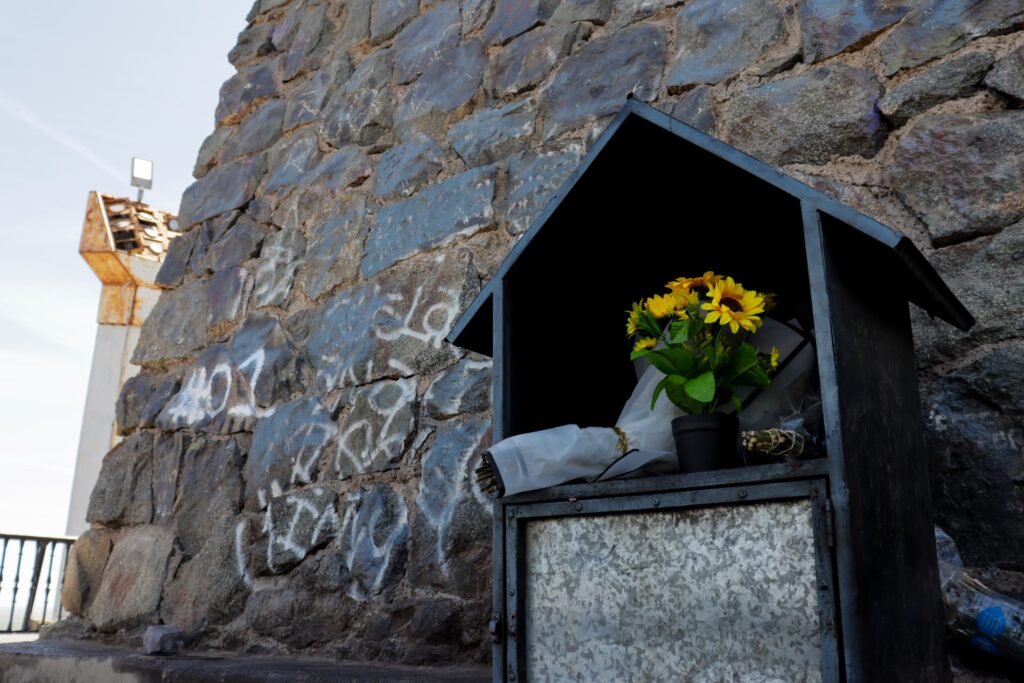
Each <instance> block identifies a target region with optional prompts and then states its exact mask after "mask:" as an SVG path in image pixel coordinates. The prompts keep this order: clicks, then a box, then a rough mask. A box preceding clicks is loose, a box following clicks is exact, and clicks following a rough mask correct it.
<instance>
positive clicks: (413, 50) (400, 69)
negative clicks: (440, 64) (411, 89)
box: [395, 0, 462, 84]
mask: <svg viewBox="0 0 1024 683" xmlns="http://www.w3.org/2000/svg"><path fill="white" fill-rule="evenodd" d="M461 29H462V17H461V16H460V15H459V4H458V3H457V2H455V0H445V2H441V3H439V4H437V5H435V6H434V7H433V8H432V9H431V10H430V11H429V12H427V13H426V14H423V15H422V16H419V17H417V18H416V19H414V20H413V21H412V22H410V23H409V25H408V26H406V27H405V28H404V29H402V32H401V33H399V34H398V37H397V38H395V82H396V83H399V84H402V83H408V82H409V81H411V80H413V79H414V78H416V77H417V76H419V75H420V74H421V73H423V72H424V71H425V70H426V69H427V67H429V66H430V65H431V64H433V63H434V61H435V60H436V59H437V58H438V56H439V55H441V54H442V53H444V52H446V51H447V50H449V49H451V48H453V47H455V45H456V44H457V43H458V41H459V33H460V32H461Z"/></svg>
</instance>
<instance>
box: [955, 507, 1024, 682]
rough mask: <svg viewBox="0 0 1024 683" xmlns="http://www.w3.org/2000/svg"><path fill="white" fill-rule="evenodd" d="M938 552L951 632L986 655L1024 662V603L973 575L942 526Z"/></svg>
mask: <svg viewBox="0 0 1024 683" xmlns="http://www.w3.org/2000/svg"><path fill="white" fill-rule="evenodd" d="M935 550H936V553H937V554H938V558H939V576H940V578H941V581H942V593H943V599H944V601H945V603H946V619H947V624H948V626H949V629H950V630H951V631H952V632H953V633H954V634H955V635H956V636H958V637H960V638H963V639H965V640H966V641H968V642H969V643H970V644H971V645H972V646H973V647H975V648H977V649H979V650H982V651H983V652H987V653H989V654H992V655H996V656H999V657H1002V658H1004V659H1008V660H1012V661H1016V662H1022V663H1024V603H1021V602H1019V601H1017V600H1014V599H1013V598H1010V597H1008V596H1006V595H1003V594H1001V593H997V592H996V591H994V590H992V589H990V588H989V587H988V586H986V585H985V584H983V583H982V582H981V581H978V580H977V579H975V578H974V577H972V576H970V575H969V574H968V573H967V571H966V570H965V569H964V567H963V562H962V561H961V560H960V553H959V552H957V549H956V544H955V543H954V542H953V539H952V538H950V537H949V536H948V535H947V534H946V533H945V532H944V531H943V530H942V529H939V528H938V527H936V528H935Z"/></svg>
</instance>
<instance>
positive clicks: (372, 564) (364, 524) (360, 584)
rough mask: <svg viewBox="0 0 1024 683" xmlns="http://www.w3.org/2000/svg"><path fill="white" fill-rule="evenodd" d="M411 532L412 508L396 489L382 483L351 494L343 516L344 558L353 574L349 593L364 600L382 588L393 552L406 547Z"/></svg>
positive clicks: (357, 598)
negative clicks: (410, 518)
mask: <svg viewBox="0 0 1024 683" xmlns="http://www.w3.org/2000/svg"><path fill="white" fill-rule="evenodd" d="M382 531H383V532H386V533H383V534H382V533H380V532H382ZM382 536H383V538H382V540H381V541H380V542H379V543H378V542H377V540H375V539H377V538H380V537H382ZM408 536H409V511H408V508H407V507H406V505H405V500H404V499H403V498H402V497H401V496H400V495H398V494H396V493H395V492H394V491H391V490H385V489H384V488H383V487H381V488H378V489H376V490H373V491H371V492H370V493H365V492H363V491H358V492H356V493H354V494H352V495H351V496H350V497H349V503H348V506H347V508H346V509H345V517H344V519H343V520H342V543H343V546H344V554H343V558H344V560H345V566H347V567H348V569H349V572H350V573H351V574H352V576H353V581H352V584H351V586H349V589H348V595H349V597H351V598H353V599H355V600H360V601H362V600H366V599H367V598H368V597H370V596H371V595H373V594H374V593H376V592H378V591H379V590H380V589H381V587H382V585H383V583H384V580H385V578H387V576H388V570H389V569H391V565H392V555H395V554H396V553H399V554H400V553H403V552H404V551H405V542H406V539H407V538H408Z"/></svg>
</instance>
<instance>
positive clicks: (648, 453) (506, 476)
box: [477, 367, 682, 496]
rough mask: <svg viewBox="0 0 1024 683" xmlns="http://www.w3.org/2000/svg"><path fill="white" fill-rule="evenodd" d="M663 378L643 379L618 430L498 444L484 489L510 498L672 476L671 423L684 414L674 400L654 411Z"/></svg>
mask: <svg viewBox="0 0 1024 683" xmlns="http://www.w3.org/2000/svg"><path fill="white" fill-rule="evenodd" d="M661 377H662V375H661V373H660V372H658V371H657V370H656V369H655V368H653V367H649V368H648V369H647V370H646V371H645V372H644V373H643V375H641V377H640V381H639V382H638V383H637V386H636V388H635V389H634V390H633V394H632V396H630V398H629V400H628V401H626V405H625V406H624V407H623V409H622V413H621V414H620V415H619V419H618V420H617V421H616V423H615V425H616V426H615V427H612V428H609V427H586V428H580V427H578V426H577V425H563V426H561V427H555V428H553V429H545V430H542V431H539V432H530V433H528V434H519V435H517V436H512V437H509V438H507V439H505V440H503V441H501V442H499V443H497V444H495V445H494V446H492V447H491V448H490V450H488V451H487V453H486V454H485V456H484V462H483V464H482V465H481V469H480V470H478V472H477V478H478V480H479V481H480V482H481V484H482V485H483V487H484V488H485V490H486V489H491V490H494V491H496V492H497V493H498V495H503V496H510V495H512V494H515V493H521V492H523V491H533V490H535V489H541V488H546V487H548V486H556V485H558V484H564V483H566V482H569V481H574V480H578V479H582V480H584V481H598V480H603V479H611V478H614V477H621V476H624V475H626V474H629V473H632V472H637V471H640V470H646V471H649V472H652V473H653V472H663V471H671V470H672V469H674V467H675V451H674V450H673V442H672V428H671V423H672V418H674V417H677V416H679V415H681V414H682V411H680V410H679V409H678V408H676V407H675V406H674V405H673V404H672V403H671V402H669V401H659V402H658V403H657V404H656V405H655V406H654V407H653V408H652V407H651V397H652V396H653V395H654V388H655V386H656V385H657V384H658V382H659V381H660V380H661Z"/></svg>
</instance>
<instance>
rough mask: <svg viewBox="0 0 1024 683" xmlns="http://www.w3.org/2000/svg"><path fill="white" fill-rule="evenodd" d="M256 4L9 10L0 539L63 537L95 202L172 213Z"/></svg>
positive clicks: (2, 173) (2, 188) (133, 0)
mask: <svg viewBox="0 0 1024 683" xmlns="http://www.w3.org/2000/svg"><path fill="white" fill-rule="evenodd" d="M251 5H252V0H174V1H173V2H169V1H164V2H153V1H151V0H150V1H143V0H102V1H101V0H61V1H59V2H58V1H56V0H33V2H23V1H21V0H18V1H15V0H0V532H6V533H26V534H44V535H61V534H63V533H64V527H65V521H66V516H67V505H68V496H69V493H70V490H71V477H72V474H73V471H74V462H75V454H76V451H77V449H78V432H79V427H80V425H81V419H82V409H83V405H84V400H85V390H86V383H87V381H88V375H89V364H90V362H91V359H92V345H93V338H94V336H95V331H96V308H97V304H98V302H99V290H100V288H99V283H98V281H97V280H96V278H95V276H94V275H93V274H92V272H91V271H90V270H89V268H88V266H86V265H85V262H84V261H83V260H82V259H81V257H80V256H79V255H78V238H79V235H80V231H81V227H82V219H83V218H84V216H85V202H86V195H87V193H88V192H89V191H90V190H100V191H102V192H108V193H112V194H129V193H131V192H133V191H132V190H131V188H130V187H129V184H128V175H129V165H130V161H131V157H132V156H133V155H135V156H141V157H145V158H148V159H152V160H153V162H154V180H153V190H152V191H151V192H147V193H146V199H147V201H149V202H150V203H152V204H154V205H156V206H158V207H160V208H162V209H167V210H172V211H176V210H177V208H178V203H179V200H180V197H181V193H182V191H183V190H184V189H185V188H186V187H187V186H188V184H189V183H191V182H192V177H191V176H192V165H193V163H194V162H195V157H196V153H197V152H198V150H199V145H200V144H201V143H202V141H203V138H205V137H206V135H208V134H209V133H210V132H211V131H212V130H213V113H214V109H215V107H216V104H217V93H218V90H219V88H220V85H221V83H223V82H224V80H226V79H227V78H228V77H229V76H230V75H231V74H232V73H233V68H232V67H231V65H230V64H228V62H227V57H226V56H227V53H228V51H229V50H230V49H231V47H232V46H233V45H234V43H235V39H236V37H237V35H238V32H239V31H240V30H242V28H244V26H245V15H246V14H247V13H248V11H249V8H250V7H251Z"/></svg>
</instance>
